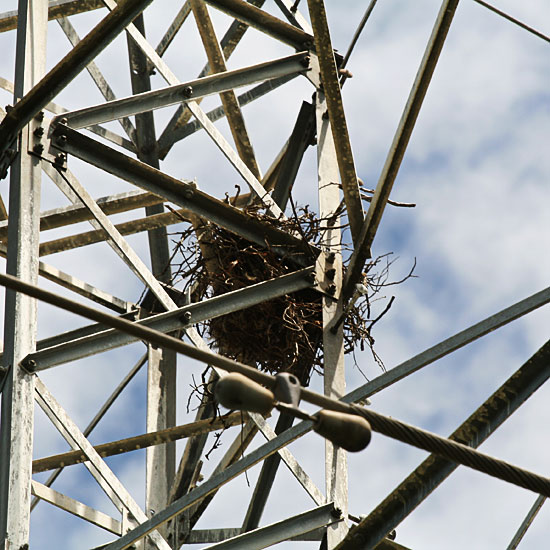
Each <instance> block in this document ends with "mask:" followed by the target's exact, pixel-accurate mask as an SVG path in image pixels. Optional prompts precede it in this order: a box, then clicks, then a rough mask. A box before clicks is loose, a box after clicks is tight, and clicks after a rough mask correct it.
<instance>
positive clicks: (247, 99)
mask: <svg viewBox="0 0 550 550" xmlns="http://www.w3.org/2000/svg"><path fill="white" fill-rule="evenodd" d="M296 76H297V75H290V76H283V77H280V78H274V79H273V80H267V81H265V82H262V83H261V84H259V85H258V86H256V87H254V88H252V89H251V90H248V91H246V92H244V93H243V94H241V95H239V96H237V101H238V102H239V105H240V106H241V107H244V106H245V105H248V104H249V103H252V102H253V101H255V100H256V99H258V98H259V97H262V96H264V95H265V94H267V93H269V92H271V91H273V90H275V89H277V88H279V86H282V85H283V84H286V83H287V82H290V81H291V80H292V79H294V78H296ZM206 116H207V117H208V118H209V119H210V120H211V121H212V122H216V120H219V119H221V118H223V117H225V110H224V108H223V106H222V105H220V106H219V107H216V108H215V109H212V111H209V112H208V113H206ZM166 130H168V131H164V132H163V133H162V135H161V136H160V138H159V140H158V147H159V156H160V158H165V157H166V155H167V154H168V151H169V150H170V148H171V147H172V145H174V143H176V142H177V141H180V140H182V139H184V138H186V137H187V136H190V135H191V134H194V133H195V132H198V131H199V130H202V126H201V124H200V123H199V121H198V120H193V121H191V122H188V123H187V124H185V126H179V125H176V124H175V123H174V124H169V125H168V126H167V128H166Z"/></svg>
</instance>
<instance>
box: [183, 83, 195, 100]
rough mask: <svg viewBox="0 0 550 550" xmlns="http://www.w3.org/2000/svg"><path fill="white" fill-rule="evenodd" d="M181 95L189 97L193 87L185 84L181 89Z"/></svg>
mask: <svg viewBox="0 0 550 550" xmlns="http://www.w3.org/2000/svg"><path fill="white" fill-rule="evenodd" d="M182 93H183V97H186V98H190V97H191V96H192V95H193V87H192V86H185V88H184V89H183V90H182Z"/></svg>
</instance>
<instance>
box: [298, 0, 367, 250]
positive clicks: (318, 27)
mask: <svg viewBox="0 0 550 550" xmlns="http://www.w3.org/2000/svg"><path fill="white" fill-rule="evenodd" d="M308 6H309V16H310V18H311V24H312V26H313V31H314V32H313V34H314V37H315V50H316V51H317V59H318V63H319V72H320V79H321V82H320V86H322V88H321V89H320V90H319V91H318V92H317V93H318V94H320V93H322V94H323V95H324V108H325V112H326V114H325V112H323V113H322V115H323V116H325V117H328V120H329V121H330V130H331V132H332V139H333V141H334V150H335V154H336V160H337V162H338V170H339V172H340V179H341V183H342V190H343V191H344V201H345V203H346V209H347V215H348V220H349V225H350V231H351V237H352V240H353V244H354V245H356V246H357V244H358V242H359V236H360V233H361V227H362V226H363V219H364V217H363V205H362V203H361V197H360V195H359V182H358V181H357V173H356V171H355V162H354V160H353V152H352V150H351V144H350V141H349V134H348V127H347V123H346V116H345V113H344V105H343V103H342V96H341V93H340V81H339V79H338V71H337V67H336V60H335V58H334V50H333V48H332V42H331V38H330V32H329V28H328V22H327V16H326V11H325V6H324V2H323V0H308ZM334 175H336V174H334ZM332 181H337V180H336V179H333V180H332ZM333 209H335V206H333ZM321 217H322V216H321Z"/></svg>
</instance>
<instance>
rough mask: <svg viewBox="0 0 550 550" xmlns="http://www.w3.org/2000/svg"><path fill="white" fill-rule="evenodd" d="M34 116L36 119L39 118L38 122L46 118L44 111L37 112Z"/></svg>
mask: <svg viewBox="0 0 550 550" xmlns="http://www.w3.org/2000/svg"><path fill="white" fill-rule="evenodd" d="M34 118H35V120H38V122H42V121H43V120H44V111H40V112H39V113H37V114H36V116H35V117H34Z"/></svg>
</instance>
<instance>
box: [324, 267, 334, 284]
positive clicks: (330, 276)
mask: <svg viewBox="0 0 550 550" xmlns="http://www.w3.org/2000/svg"><path fill="white" fill-rule="evenodd" d="M325 274H326V276H327V279H328V280H329V281H334V277H335V275H336V269H334V268H332V269H327V271H326V273H325Z"/></svg>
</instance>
